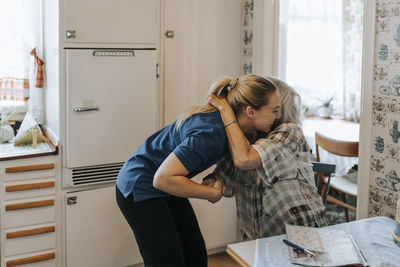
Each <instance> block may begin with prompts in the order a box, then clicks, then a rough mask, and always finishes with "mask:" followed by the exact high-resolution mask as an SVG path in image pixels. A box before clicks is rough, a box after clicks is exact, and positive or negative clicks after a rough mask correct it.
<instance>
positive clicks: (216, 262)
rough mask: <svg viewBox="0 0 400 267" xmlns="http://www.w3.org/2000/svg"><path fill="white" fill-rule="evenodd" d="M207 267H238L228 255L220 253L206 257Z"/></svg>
mask: <svg viewBox="0 0 400 267" xmlns="http://www.w3.org/2000/svg"><path fill="white" fill-rule="evenodd" d="M208 267H240V265H239V264H237V263H236V262H235V261H234V260H233V259H232V258H231V257H229V255H228V254H226V253H225V252H221V253H218V254H214V255H209V256H208Z"/></svg>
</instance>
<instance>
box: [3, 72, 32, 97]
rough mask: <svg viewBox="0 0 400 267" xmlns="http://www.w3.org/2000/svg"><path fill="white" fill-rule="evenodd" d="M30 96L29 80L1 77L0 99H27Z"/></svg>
mask: <svg viewBox="0 0 400 267" xmlns="http://www.w3.org/2000/svg"><path fill="white" fill-rule="evenodd" d="M28 98H29V80H28V79H17V78H11V77H6V78H0V101H2V100H3V101H25V102H27V101H28Z"/></svg>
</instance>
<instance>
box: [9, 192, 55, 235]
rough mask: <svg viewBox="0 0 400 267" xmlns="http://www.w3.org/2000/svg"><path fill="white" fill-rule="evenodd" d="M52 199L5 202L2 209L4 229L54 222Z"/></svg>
mask: <svg viewBox="0 0 400 267" xmlns="http://www.w3.org/2000/svg"><path fill="white" fill-rule="evenodd" d="M55 215H56V210H55V205H54V197H47V198H35V199H33V198H32V199H24V200H19V201H5V202H4V206H3V207H2V216H4V219H3V222H4V228H11V227H20V226H25V225H32V224H41V223H48V222H53V221H55Z"/></svg>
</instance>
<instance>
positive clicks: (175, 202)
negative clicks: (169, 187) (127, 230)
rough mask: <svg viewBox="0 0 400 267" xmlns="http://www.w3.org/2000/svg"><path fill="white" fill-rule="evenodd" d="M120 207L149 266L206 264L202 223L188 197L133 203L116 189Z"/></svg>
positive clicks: (166, 266)
mask: <svg viewBox="0 0 400 267" xmlns="http://www.w3.org/2000/svg"><path fill="white" fill-rule="evenodd" d="M116 198H117V203H118V206H119V208H120V209H121V211H122V214H123V215H124V216H125V219H126V220H127V221H128V223H129V225H130V227H131V229H132V231H133V233H134V235H135V238H136V242H137V244H138V246H139V249H140V253H141V255H142V257H143V260H144V264H145V266H146V267H158V266H162V267H168V266H171V267H180V266H182V267H184V266H186V267H192V266H196V267H197V266H198V267H205V266H207V251H206V247H205V243H204V239H203V236H202V234H201V231H200V228H199V224H198V222H197V219H196V215H195V214H194V211H193V208H192V206H191V205H190V202H189V200H188V199H186V198H178V197H173V196H171V197H164V198H154V199H148V200H144V201H139V202H134V200H133V196H132V194H130V195H129V196H128V197H127V198H125V197H124V196H123V195H122V193H121V192H120V191H119V189H118V188H116Z"/></svg>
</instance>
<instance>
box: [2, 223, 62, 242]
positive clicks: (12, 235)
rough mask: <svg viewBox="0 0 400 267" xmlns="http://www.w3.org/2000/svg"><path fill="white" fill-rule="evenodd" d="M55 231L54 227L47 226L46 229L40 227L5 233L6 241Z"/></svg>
mask: <svg viewBox="0 0 400 267" xmlns="http://www.w3.org/2000/svg"><path fill="white" fill-rule="evenodd" d="M55 230H56V227H55V226H48V227H41V228H35V229H30V230H24V231H17V232H10V233H7V235H6V237H7V239H11V238H17V237H24V236H30V235H40V234H46V233H52V232H55Z"/></svg>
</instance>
